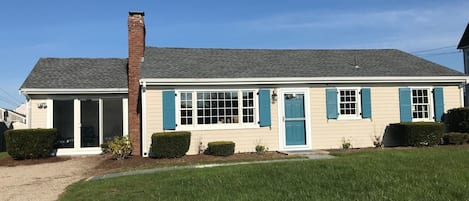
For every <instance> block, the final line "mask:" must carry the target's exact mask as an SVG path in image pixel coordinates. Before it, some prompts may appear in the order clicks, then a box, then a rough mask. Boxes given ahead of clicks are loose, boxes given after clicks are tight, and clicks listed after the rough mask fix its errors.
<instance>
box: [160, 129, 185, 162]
mask: <svg viewBox="0 0 469 201" xmlns="http://www.w3.org/2000/svg"><path fill="white" fill-rule="evenodd" d="M190 143H191V133H190V132H188V131H180V132H160V133H154V134H153V135H152V136H151V156H152V157H156V158H180V157H183V156H184V155H186V153H187V151H189V145H190Z"/></svg>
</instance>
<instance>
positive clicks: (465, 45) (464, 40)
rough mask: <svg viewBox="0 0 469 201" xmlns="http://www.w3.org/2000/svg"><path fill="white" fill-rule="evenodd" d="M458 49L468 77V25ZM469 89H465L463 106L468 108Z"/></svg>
mask: <svg viewBox="0 0 469 201" xmlns="http://www.w3.org/2000/svg"><path fill="white" fill-rule="evenodd" d="M457 48H458V49H460V50H462V51H463V60H464V73H465V74H466V75H469V24H467V26H466V30H464V33H463V35H462V37H461V40H460V41H459V44H458V47H457ZM468 95H469V87H466V93H465V99H464V105H465V106H469V98H468Z"/></svg>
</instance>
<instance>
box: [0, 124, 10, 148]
mask: <svg viewBox="0 0 469 201" xmlns="http://www.w3.org/2000/svg"><path fill="white" fill-rule="evenodd" d="M9 129H13V125H10V127H7V125H6V124H5V122H0V152H4V151H6V144H5V134H4V132H5V131H6V130H9Z"/></svg>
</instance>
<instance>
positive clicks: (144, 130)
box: [140, 82, 148, 157]
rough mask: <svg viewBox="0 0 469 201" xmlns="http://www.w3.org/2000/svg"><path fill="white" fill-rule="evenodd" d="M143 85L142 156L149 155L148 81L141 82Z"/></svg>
mask: <svg viewBox="0 0 469 201" xmlns="http://www.w3.org/2000/svg"><path fill="white" fill-rule="evenodd" d="M140 84H141V85H142V88H141V92H142V138H141V140H142V142H141V145H142V156H143V157H148V152H147V151H148V149H147V146H146V136H147V95H146V91H147V83H146V82H140Z"/></svg>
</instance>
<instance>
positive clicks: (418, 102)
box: [411, 88, 433, 121]
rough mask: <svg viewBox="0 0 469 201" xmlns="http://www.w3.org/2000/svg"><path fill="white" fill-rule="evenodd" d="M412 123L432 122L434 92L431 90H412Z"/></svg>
mask: <svg viewBox="0 0 469 201" xmlns="http://www.w3.org/2000/svg"><path fill="white" fill-rule="evenodd" d="M411 100H412V121H432V120H433V114H432V113H433V112H432V108H433V107H432V102H433V100H432V92H431V89H430V88H412V89H411Z"/></svg>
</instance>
